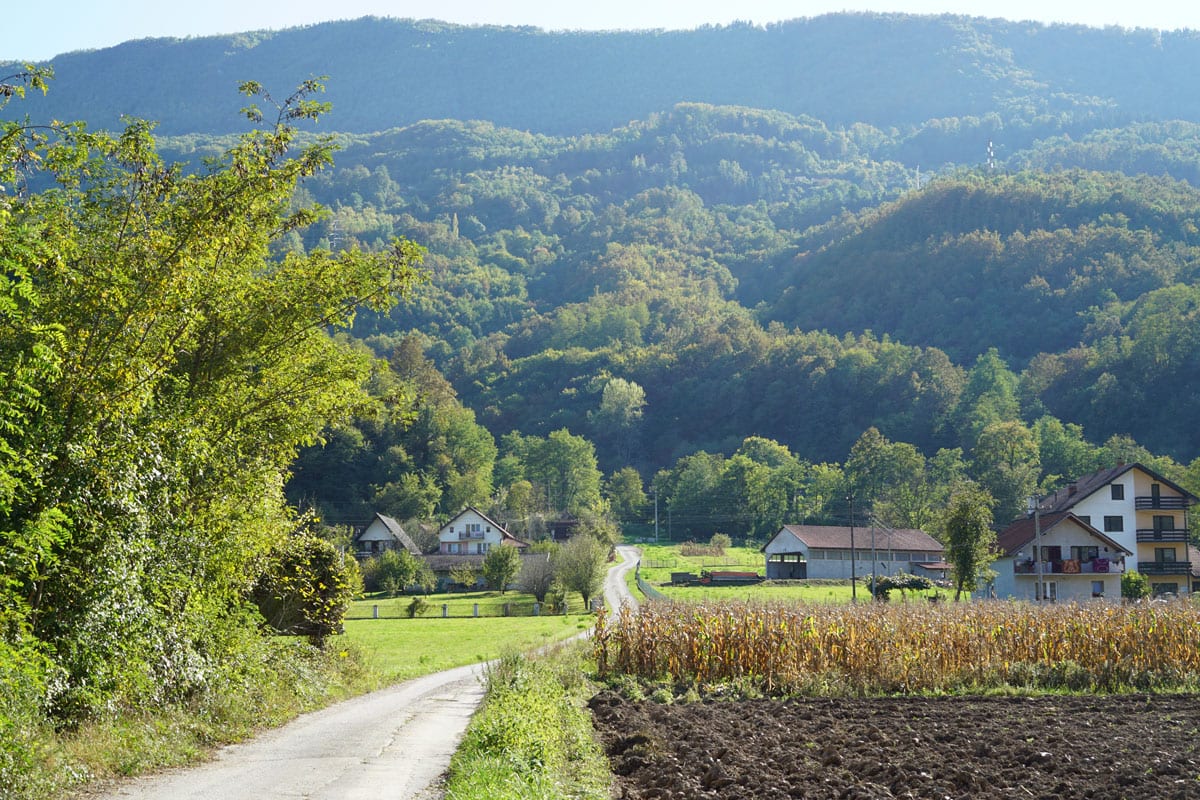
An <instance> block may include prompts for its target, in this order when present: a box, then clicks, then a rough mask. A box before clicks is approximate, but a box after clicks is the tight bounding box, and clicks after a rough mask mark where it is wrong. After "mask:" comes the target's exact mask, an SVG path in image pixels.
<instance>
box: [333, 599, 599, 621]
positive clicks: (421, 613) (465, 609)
mask: <svg viewBox="0 0 1200 800" xmlns="http://www.w3.org/2000/svg"><path fill="white" fill-rule="evenodd" d="M411 602H412V601H411V600H407V599H406V600H383V601H380V602H377V603H355V604H354V605H352V606H351V607H350V610H349V611H347V612H346V619H409V618H410V617H413V616H414V615H413V614H412V613H410V609H409V605H410V603H411ZM576 605H578V602H577V603H576ZM570 611H571V608H570V603H564V604H562V605H560V606H557V607H556V606H554V605H551V604H549V603H537V602H530V601H523V602H520V601H518V602H511V603H464V602H457V603H438V602H430V603H426V604H425V605H424V606H423V607H418V610H417V613H416V615H415V616H416V617H417V618H419V619H432V618H441V619H449V618H460V619H461V618H464V617H540V616H549V615H554V614H565V613H568V612H570Z"/></svg>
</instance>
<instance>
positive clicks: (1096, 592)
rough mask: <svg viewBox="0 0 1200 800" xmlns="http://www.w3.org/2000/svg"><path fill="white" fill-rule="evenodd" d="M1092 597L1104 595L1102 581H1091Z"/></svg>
mask: <svg viewBox="0 0 1200 800" xmlns="http://www.w3.org/2000/svg"><path fill="white" fill-rule="evenodd" d="M1092 597H1104V581H1092Z"/></svg>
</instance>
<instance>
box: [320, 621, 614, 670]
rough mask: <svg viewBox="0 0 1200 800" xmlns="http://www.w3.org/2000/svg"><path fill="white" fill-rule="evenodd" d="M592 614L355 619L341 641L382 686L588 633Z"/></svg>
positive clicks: (347, 626)
mask: <svg viewBox="0 0 1200 800" xmlns="http://www.w3.org/2000/svg"><path fill="white" fill-rule="evenodd" d="M595 620H596V617H595V615H594V614H567V615H565V616H543V617H480V618H478V619H475V618H471V617H468V618H450V619H422V618H417V619H358V620H347V621H346V626H345V627H346V632H345V633H344V634H343V635H342V636H341V637H340V638H341V639H342V640H343V641H345V642H347V643H348V644H350V645H351V646H353V647H355V648H357V649H359V650H361V651H362V652H363V653H364V654H365V659H366V663H367V664H368V665H369V667H370V668H371V669H372V670H373V671H374V672H375V673H377V674H378V675H379V676H381V677H382V678H383V680H384V681H385V682H388V683H391V682H395V681H403V680H408V679H409V678H416V677H419V676H421V675H428V674H429V673H431V672H440V671H441V670H444V669H451V668H453V667H461V666H464V665H466V664H475V663H478V662H481V661H491V660H492V659H495V658H499V657H500V656H501V655H502V654H503V653H505V652H507V651H510V650H516V651H522V652H523V651H529V650H535V649H537V648H539V647H544V646H546V645H548V644H553V643H555V642H559V641H562V640H563V639H569V638H570V637H572V636H575V635H577V634H580V633H582V632H583V631H586V630H587V629H589V628H590V627H591V626H592V624H593V623H594V622H595Z"/></svg>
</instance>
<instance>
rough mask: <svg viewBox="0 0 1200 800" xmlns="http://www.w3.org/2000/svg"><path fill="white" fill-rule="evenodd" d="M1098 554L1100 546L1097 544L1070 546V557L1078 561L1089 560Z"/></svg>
mask: <svg viewBox="0 0 1200 800" xmlns="http://www.w3.org/2000/svg"><path fill="white" fill-rule="evenodd" d="M1099 555H1100V548H1099V547H1098V546H1072V547H1071V558H1073V559H1075V560H1076V561H1079V562H1080V563H1084V562H1087V561H1091V560H1092V559H1093V558H1097V557H1098V556H1099Z"/></svg>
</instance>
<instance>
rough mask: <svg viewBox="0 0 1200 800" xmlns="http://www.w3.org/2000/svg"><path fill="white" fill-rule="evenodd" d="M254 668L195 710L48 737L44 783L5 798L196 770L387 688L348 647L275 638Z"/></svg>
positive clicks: (137, 715)
mask: <svg viewBox="0 0 1200 800" xmlns="http://www.w3.org/2000/svg"><path fill="white" fill-rule="evenodd" d="M250 660H251V659H249V658H247V664H244V665H242V668H243V669H244V671H243V672H241V673H240V674H238V672H237V671H236V670H230V671H229V673H227V675H226V676H225V679H223V680H222V683H221V685H220V686H213V687H211V689H210V690H209V691H207V692H205V693H203V694H201V695H198V696H197V697H195V698H193V699H192V700H191V701H189V702H186V703H179V704H174V705H169V706H166V707H156V708H147V709H138V708H124V709H116V710H114V712H113V713H112V714H111V715H109V716H107V717H105V718H103V719H94V720H90V721H87V722H85V723H83V724H82V725H80V726H79V727H78V728H77V729H75V730H72V731H65V732H58V733H56V732H54V731H50V730H47V731H46V732H45V735H44V737H43V739H42V741H41V766H40V769H39V770H38V775H35V776H30V778H29V780H30V784H31V785H27V786H25V787H20V790H18V788H16V787H9V788H8V789H7V790H6V789H5V788H4V787H0V798H4V800H8V798H41V797H55V798H60V797H64V796H69V792H70V791H71V790H72V789H73V788H76V789H77V788H78V785H79V784H81V783H85V782H97V781H101V782H102V781H108V780H112V779H116V778H121V777H128V776H132V775H138V774H142V773H146V772H151V771H153V770H157V769H163V768H166V767H175V766H181V765H184V764H188V763H193V762H196V761H199V760H202V759H203V758H205V757H206V756H207V754H208V753H210V752H211V751H212V749H213V748H214V747H216V746H219V745H222V744H228V743H231V742H237V741H241V740H243V739H245V738H247V737H248V736H250V735H252V734H253V733H255V732H256V731H258V730H261V729H263V728H267V727H273V726H277V725H281V724H283V723H284V722H287V721H288V720H290V719H292V718H294V717H296V716H298V715H299V714H302V713H304V712H306V711H311V710H313V709H316V708H320V707H323V706H326V705H329V704H330V703H333V702H336V701H338V700H342V699H345V698H347V697H350V696H352V695H355V694H359V693H361V692H364V691H369V690H371V689H375V688H378V687H380V686H381V685H382V681H381V680H380V678H379V676H378V674H377V673H375V672H373V671H372V670H371V669H370V668H369V667H368V666H367V665H366V663H365V659H364V657H363V654H362V652H361V651H360V650H358V649H356V648H354V647H353V646H349V645H347V644H342V645H341V646H338V645H333V646H330V647H327V648H326V649H324V650H320V649H317V648H314V647H312V646H311V645H309V644H307V643H306V642H305V641H304V640H303V639H298V638H284V637H274V638H270V639H264V640H262V642H261V647H260V648H258V649H257V657H256V660H255V661H254V663H249V662H250ZM32 784H37V786H36V787H35V786H34V785H32Z"/></svg>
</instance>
